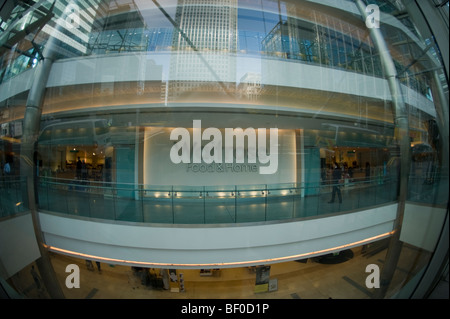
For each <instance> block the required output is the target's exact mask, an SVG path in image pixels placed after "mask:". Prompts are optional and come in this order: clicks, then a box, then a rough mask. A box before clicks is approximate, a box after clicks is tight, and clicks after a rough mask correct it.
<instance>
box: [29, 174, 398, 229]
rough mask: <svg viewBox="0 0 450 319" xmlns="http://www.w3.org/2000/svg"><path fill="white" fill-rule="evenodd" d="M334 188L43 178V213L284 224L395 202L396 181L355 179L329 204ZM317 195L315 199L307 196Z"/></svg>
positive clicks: (166, 221)
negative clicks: (153, 183)
mask: <svg viewBox="0 0 450 319" xmlns="http://www.w3.org/2000/svg"><path fill="white" fill-rule="evenodd" d="M333 186H334V185H333V184H325V185H317V186H308V185H304V184H296V183H290V184H272V185H270V184H267V185H248V186H246V185H233V186H212V187H210V186H193V187H190V186H148V185H134V184H117V183H104V182H95V181H78V180H65V179H56V178H41V179H40V180H39V186H38V194H39V207H40V208H41V209H43V210H48V211H52V212H58V213H63V214H67V215H72V216H83V217H90V218H99V219H107V220H121V221H130V222H145V223H162V224H222V223H223V224H230V223H231V224H233V223H255V222H267V221H280V220H290V219H298V218H309V217H318V216H322V215H327V214H332V213H340V212H347V211H352V210H360V209H364V208H369V207H371V206H376V205H383V204H387V203H391V202H394V201H395V200H396V196H397V195H396V193H397V192H396V189H397V183H396V182H394V181H392V180H388V179H386V180H383V181H381V180H379V179H376V178H374V179H371V180H359V181H358V180H356V181H353V182H351V183H350V182H348V183H346V184H344V185H341V186H340V189H341V193H342V203H339V199H338V197H336V199H335V201H334V203H329V201H330V200H331V195H332V187H333ZM305 193H314V194H316V195H313V196H304V194H305Z"/></svg>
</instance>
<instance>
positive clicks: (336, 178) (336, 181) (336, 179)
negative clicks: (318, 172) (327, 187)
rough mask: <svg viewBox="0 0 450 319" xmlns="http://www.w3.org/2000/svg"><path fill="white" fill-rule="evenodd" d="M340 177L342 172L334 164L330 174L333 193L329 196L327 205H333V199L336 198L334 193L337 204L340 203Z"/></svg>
mask: <svg viewBox="0 0 450 319" xmlns="http://www.w3.org/2000/svg"><path fill="white" fill-rule="evenodd" d="M341 176H342V171H341V170H340V169H339V166H338V164H337V163H334V169H333V173H332V185H333V193H332V194H331V200H330V201H329V202H328V203H330V204H331V203H334V198H335V197H336V193H337V195H338V197H339V204H341V203H342V195H341V185H340V181H341Z"/></svg>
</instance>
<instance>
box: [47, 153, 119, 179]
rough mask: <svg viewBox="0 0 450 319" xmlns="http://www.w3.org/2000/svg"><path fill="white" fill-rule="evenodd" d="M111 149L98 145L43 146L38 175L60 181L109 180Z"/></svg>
mask: <svg viewBox="0 0 450 319" xmlns="http://www.w3.org/2000/svg"><path fill="white" fill-rule="evenodd" d="M112 152H113V148H112V147H109V148H107V147H102V146H98V145H81V146H79V145H65V146H61V145H59V146H56V147H55V146H44V147H41V149H40V152H39V157H40V158H39V175H40V176H48V177H56V178H62V179H70V180H73V179H76V180H88V181H106V180H107V179H109V180H110V179H111V178H110V177H109V178H108V176H110V171H111V162H112V160H111V157H110V156H109V155H108V154H112ZM108 172H109V173H108Z"/></svg>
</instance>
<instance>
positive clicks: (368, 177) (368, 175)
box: [366, 162, 370, 181]
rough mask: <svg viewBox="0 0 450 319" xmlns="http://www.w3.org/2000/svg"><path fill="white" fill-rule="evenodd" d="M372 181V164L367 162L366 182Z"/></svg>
mask: <svg viewBox="0 0 450 319" xmlns="http://www.w3.org/2000/svg"><path fill="white" fill-rule="evenodd" d="M369 180H370V164H369V162H366V181H369Z"/></svg>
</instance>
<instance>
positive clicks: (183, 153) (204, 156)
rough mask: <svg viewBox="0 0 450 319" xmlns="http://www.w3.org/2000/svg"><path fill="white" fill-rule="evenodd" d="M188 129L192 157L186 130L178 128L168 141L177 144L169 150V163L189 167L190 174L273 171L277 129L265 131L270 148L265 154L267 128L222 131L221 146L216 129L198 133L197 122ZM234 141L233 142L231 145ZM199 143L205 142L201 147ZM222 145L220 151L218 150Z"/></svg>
mask: <svg viewBox="0 0 450 319" xmlns="http://www.w3.org/2000/svg"><path fill="white" fill-rule="evenodd" d="M192 127H193V130H192V135H193V136H192V154H191V134H190V132H189V130H188V129H186V128H183V127H178V128H175V129H173V130H172V132H171V133H170V140H172V141H178V142H177V143H175V144H174V145H173V146H172V148H171V150H170V159H171V161H172V163H174V164H179V163H186V164H190V165H188V168H187V169H188V171H189V170H191V171H193V172H213V171H214V172H215V171H217V172H221V171H233V172H241V171H246V172H256V171H257V169H258V168H259V173H260V174H274V173H276V172H277V170H278V129H277V128H270V129H269V135H270V138H269V143H270V147H269V153H268V154H267V140H266V131H267V129H265V128H258V129H254V128H252V127H249V128H246V129H244V130H243V129H242V128H234V129H233V128H225V143H224V144H225V145H223V140H222V132H221V131H220V130H219V129H218V128H214V127H209V128H207V129H205V130H204V131H203V132H202V127H201V120H194V121H193V126H192ZM245 137H246V138H247V147H245ZM235 140H236V143H234V141H235ZM202 141H209V142H208V143H207V144H206V145H204V146H202ZM223 146H224V151H223V150H222V148H223ZM245 154H246V155H247V161H245ZM191 155H192V156H191ZM223 155H224V157H223ZM223 162H224V164H223ZM213 163H215V165H214V164H213ZM235 163H236V164H235ZM244 163H246V164H244ZM222 164H223V165H222ZM230 164H233V165H230ZM238 164H243V165H238ZM257 164H267V165H265V166H262V165H257ZM258 166H259V167H258Z"/></svg>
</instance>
